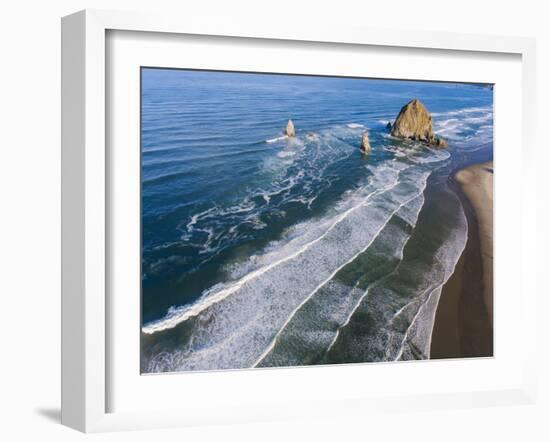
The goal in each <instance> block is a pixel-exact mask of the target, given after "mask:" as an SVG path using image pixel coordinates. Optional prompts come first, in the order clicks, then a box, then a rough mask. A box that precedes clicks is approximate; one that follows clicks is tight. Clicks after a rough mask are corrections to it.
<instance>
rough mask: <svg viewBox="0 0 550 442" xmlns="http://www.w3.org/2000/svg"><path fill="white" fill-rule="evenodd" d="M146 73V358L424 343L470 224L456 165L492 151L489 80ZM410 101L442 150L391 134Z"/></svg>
mask: <svg viewBox="0 0 550 442" xmlns="http://www.w3.org/2000/svg"><path fill="white" fill-rule="evenodd" d="M141 75H142V78H141V80H142V105H141V106H142V108H141V123H142V126H141V140H142V146H141V149H142V175H141V176H142V293H141V305H142V339H141V342H142V352H141V353H142V356H141V370H142V372H144V373H156V372H174V371H186V370H219V369H235V368H251V367H275V366H297V365H315V364H337V363H352V362H369V361H393V360H408V359H427V358H429V357H430V342H431V332H432V328H433V322H434V316H435V311H436V308H437V304H438V300H439V297H440V294H441V289H442V287H443V285H444V284H445V282H446V281H447V280H448V279H449V277H450V276H451V275H452V274H453V271H454V268H455V265H456V263H457V261H458V259H459V258H460V256H461V254H462V251H463V250H464V247H465V244H466V241H467V238H468V223H467V220H466V216H465V212H464V208H463V206H462V203H461V201H460V199H459V198H458V196H457V194H456V192H455V191H454V190H453V188H452V185H451V181H452V178H451V177H452V175H453V173H454V172H455V171H456V170H458V169H460V168H462V167H464V166H466V165H469V164H472V163H479V162H482V161H488V160H491V159H492V155H493V144H492V143H493V89H492V87H491V86H490V85H476V84H458V83H438V82H420V81H400V80H399V81H398V80H377V79H362V78H339V77H338V78H336V77H317V76H295V75H279V74H277V75H275V74H254V73H231V72H209V71H192V70H171V69H153V68H143V69H142V74H141ZM413 98H418V99H419V100H420V101H421V102H422V103H424V104H425V106H426V107H427V108H428V110H429V111H430V112H431V114H432V116H433V121H434V130H435V132H436V134H437V135H438V136H441V137H444V138H445V139H447V140H448V143H449V148H448V149H444V150H434V149H430V148H428V147H426V146H424V145H422V144H419V143H416V142H413V141H404V140H398V139H394V138H392V137H391V136H390V134H389V132H388V130H387V129H386V125H387V123H388V122H392V123H393V121H394V120H395V117H396V116H397V114H398V113H399V110H400V109H401V107H402V106H404V105H405V104H406V103H407V102H409V101H410V100H412V99H413ZM289 119H292V121H293V122H294V125H295V127H296V137H295V138H286V137H284V136H283V130H284V128H285V126H286V124H287V121H288V120H289ZM365 132H368V134H369V138H370V143H371V146H372V149H373V150H372V153H371V154H370V155H364V154H362V153H361V151H360V150H359V147H360V144H361V136H362V135H363V133H365Z"/></svg>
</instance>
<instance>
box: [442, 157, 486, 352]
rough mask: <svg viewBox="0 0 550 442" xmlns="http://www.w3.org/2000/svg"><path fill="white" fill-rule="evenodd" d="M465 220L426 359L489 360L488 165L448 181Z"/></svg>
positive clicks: (475, 167) (468, 168) (460, 172)
mask: <svg viewBox="0 0 550 442" xmlns="http://www.w3.org/2000/svg"><path fill="white" fill-rule="evenodd" d="M454 180H455V182H454V183H453V184H454V186H455V191H456V192H457V194H458V195H459V197H460V198H461V201H462V203H463V206H464V210H465V213H466V216H467V218H468V243H467V245H466V248H465V250H464V252H463V254H462V256H461V258H460V261H459V262H458V264H457V266H456V268H455V272H454V274H453V276H452V277H451V278H450V279H449V281H448V282H447V284H445V286H444V288H443V292H442V294H441V299H440V302H439V305H438V309H437V313H436V318H435V323H434V329H433V335H432V347H431V358H433V359H443V358H457V357H479V356H491V355H492V354H493V327H492V324H493V163H492V162H488V163H483V164H476V165H473V166H470V167H467V168H465V169H462V170H460V171H459V172H457V173H456V174H455V176H454Z"/></svg>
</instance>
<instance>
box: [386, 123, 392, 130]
mask: <svg viewBox="0 0 550 442" xmlns="http://www.w3.org/2000/svg"><path fill="white" fill-rule="evenodd" d="M391 127H392V126H391V122H389V121H388V124H386V130H387V131H388V132H391Z"/></svg>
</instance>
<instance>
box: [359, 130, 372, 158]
mask: <svg viewBox="0 0 550 442" xmlns="http://www.w3.org/2000/svg"><path fill="white" fill-rule="evenodd" d="M371 151H372V147H370V143H369V134H368V133H367V132H365V133H364V134H363V137H362V138H361V152H363V153H371Z"/></svg>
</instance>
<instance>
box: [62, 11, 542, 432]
mask: <svg viewBox="0 0 550 442" xmlns="http://www.w3.org/2000/svg"><path fill="white" fill-rule="evenodd" d="M109 31H125V32H126V31H137V32H154V33H162V34H163V35H168V34H179V35H203V36H218V37H240V38H252V39H273V40H278V41H285V42H287V43H288V42H290V43H292V42H311V43H338V44H341V45H368V46H378V47H381V48H384V47H387V48H395V47H398V48H425V49H431V50H441V51H468V52H474V53H477V54H483V53H500V54H514V55H517V56H519V57H521V72H522V110H521V144H522V146H521V151H520V155H521V159H522V162H521V164H522V166H521V167H522V174H523V177H524V178H523V180H522V182H523V183H524V186H523V188H522V193H521V195H522V208H523V210H522V213H521V221H522V231H521V240H522V251H521V253H522V254H521V257H520V262H521V264H522V265H521V300H522V302H521V305H522V306H523V308H524V309H526V311H525V312H524V315H523V319H522V320H521V321H522V322H521V326H522V327H523V329H524V333H525V335H526V336H531V337H533V336H534V333H535V324H534V321H531V320H529V319H530V318H531V317H533V318H534V317H535V312H534V308H535V307H534V306H535V305H536V296H537V291H536V285H535V276H534V270H531V269H530V268H529V266H528V265H526V262H527V256H529V255H532V254H534V250H535V247H536V238H535V228H533V225H534V223H535V214H536V213H535V207H536V194H535V192H534V191H532V189H534V188H535V187H536V186H535V183H534V180H535V174H534V173H531V174H530V173H529V172H530V171H531V170H533V169H532V168H533V167H534V162H535V140H534V135H533V134H534V121H535V118H534V113H535V43H534V40H532V39H526V38H517V37H498V38H497V37H490V36H476V35H464V34H451V33H428V32H417V31H401V32H399V33H395V32H391V31H388V30H376V29H369V28H356V29H354V28H347V27H341V26H330V27H327V26H321V24H317V25H316V24H311V25H310V26H304V27H302V28H300V29H296V28H294V27H290V26H289V27H285V25H284V24H280V23H277V24H276V26H275V25H274V26H273V27H269V26H265V24H258V25H255V24H253V23H250V25H248V26H247V27H246V28H245V27H243V26H239V27H238V28H235V27H234V26H232V24H231V23H225V24H222V25H221V26H220V23H210V22H209V21H208V20H205V19H203V20H201V19H198V18H196V17H192V18H187V19H182V18H181V17H159V16H152V15H150V14H134V13H125V12H111V11H99V10H86V11H81V12H78V13H76V14H73V15H70V16H67V17H65V18H63V21H62V55H63V59H62V123H63V127H62V423H63V424H65V425H67V426H70V427H72V428H75V429H78V430H80V431H85V432H97V431H111V430H124V429H139V428H156V427H167V426H185V425H197V424H208V423H219V422H248V421H258V420H273V419H283V418H285V417H290V416H292V417H311V416H328V415H330V414H333V413H334V410H333V406H334V404H335V403H336V402H335V401H337V403H338V407H339V409H340V413H343V414H368V413H369V412H372V411H375V410H376V411H380V410H384V411H386V410H387V411H389V412H391V411H398V410H405V409H406V410H411V409H416V410H418V409H431V408H434V409H435V408H450V407H469V406H488V405H502V404H511V403H530V402H532V401H533V400H534V397H535V391H536V388H535V369H536V367H534V366H533V363H532V362H531V361H533V360H534V358H531V357H530V354H534V351H535V349H534V339H531V340H527V341H526V342H525V347H524V348H522V351H521V352H518V358H521V362H522V366H523V369H522V376H521V379H520V380H518V379H519V378H518V379H514V380H513V382H512V381H511V382H510V385H508V386H506V388H501V389H490V390H482V389H478V390H472V391H469V392H461V393H453V394H450V393H445V392H440V393H437V392H435V393H434V392H430V393H428V394H425V395H409V396H407V395H402V396H396V395H388V396H386V397H385V396H381V397H380V396H379V397H377V398H376V399H373V398H372V397H367V396H365V397H354V398H349V397H344V396H343V397H341V398H335V397H331V398H327V400H325V401H320V400H317V401H312V402H311V403H310V404H309V406H304V404H299V403H296V404H294V405H292V404H288V409H287V410H284V409H283V408H281V407H280V406H275V405H274V406H273V407H266V406H263V407H262V406H258V404H255V403H254V402H253V401H252V400H249V399H246V400H244V399H243V401H241V402H238V401H237V402H236V406H235V410H228V411H227V412H226V413H225V414H224V413H219V414H215V415H208V414H206V413H203V412H201V411H200V410H199V411H198V412H197V413H196V414H194V415H189V414H188V413H185V412H184V411H179V412H178V411H177V410H171V411H167V410H158V409H157V410H141V411H132V412H112V411H111V412H109V407H108V394H109V391H110V389H111V388H112V385H110V382H109V376H108V375H107V374H108V367H109V365H110V358H111V357H112V355H110V353H109V350H110V346H109V343H108V339H107V336H108V327H109V323H110V321H111V320H112V318H111V317H110V315H111V312H110V311H109V302H108V293H107V292H108V276H109V275H108V271H107V267H106V266H107V262H106V260H107V249H108V247H107V245H108V243H109V241H110V240H111V238H110V237H109V235H110V231H109V230H108V229H107V227H106V226H107V221H106V220H107V218H108V217H109V210H110V203H111V198H110V196H109V186H108V183H107V181H108V174H107V170H108V158H109V157H108V155H107V148H108V142H107V140H108V134H107V132H106V120H107V114H108V109H107V101H108V100H107V94H108V93H109V89H108V84H107V79H106V66H107V63H108V62H109V60H108V59H107V57H108V55H109V53H108V51H107V44H106V35H107V32H109ZM497 109H498V108H497ZM515 155H518V154H517V153H515ZM137 370H139V368H137ZM241 373H243V372H241ZM285 373H286V374H285V376H287V377H292V376H293V370H292V369H290V370H285ZM244 382H246V380H245V381H244Z"/></svg>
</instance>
